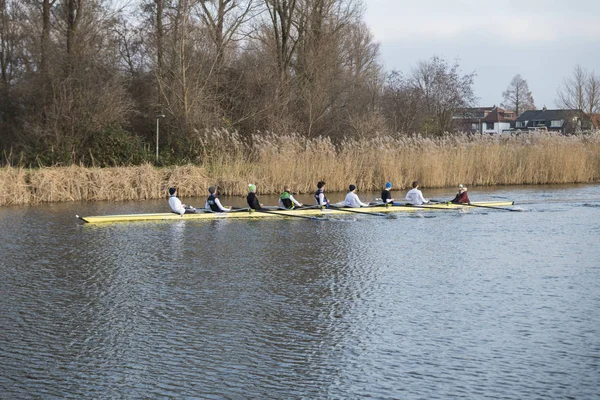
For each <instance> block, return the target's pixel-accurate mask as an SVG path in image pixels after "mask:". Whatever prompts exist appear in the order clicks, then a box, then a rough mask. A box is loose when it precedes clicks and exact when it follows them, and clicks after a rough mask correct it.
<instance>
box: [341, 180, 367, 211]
mask: <svg viewBox="0 0 600 400" xmlns="http://www.w3.org/2000/svg"><path fill="white" fill-rule="evenodd" d="M349 189H350V191H349V192H348V194H347V195H346V199H345V200H344V207H368V206H369V205H368V204H366V203H363V202H362V201H360V199H359V198H358V195H357V194H356V186H354V185H350V187H349Z"/></svg>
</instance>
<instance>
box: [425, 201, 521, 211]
mask: <svg viewBox="0 0 600 400" xmlns="http://www.w3.org/2000/svg"><path fill="white" fill-rule="evenodd" d="M431 201H434V200H431ZM448 203H449V202H448ZM456 204H459V205H461V204H462V205H465V206H471V207H480V208H489V209H492V210H504V211H515V212H521V211H523V210H518V209H514V208H506V207H494V206H484V205H480V204H473V203H456Z"/></svg>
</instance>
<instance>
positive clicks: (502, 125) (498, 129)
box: [483, 122, 510, 134]
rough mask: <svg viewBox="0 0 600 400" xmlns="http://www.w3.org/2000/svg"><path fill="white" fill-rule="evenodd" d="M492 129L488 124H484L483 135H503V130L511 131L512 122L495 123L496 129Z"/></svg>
mask: <svg viewBox="0 0 600 400" xmlns="http://www.w3.org/2000/svg"><path fill="white" fill-rule="evenodd" d="M490 128H491V127H489V126H488V123H487V122H484V123H483V133H490V134H492V133H502V131H503V130H505V129H506V130H508V129H510V122H494V127H493V128H492V129H490Z"/></svg>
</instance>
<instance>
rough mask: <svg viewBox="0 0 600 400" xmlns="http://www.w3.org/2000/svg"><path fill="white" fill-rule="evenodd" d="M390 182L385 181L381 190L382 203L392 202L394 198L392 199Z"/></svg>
mask: <svg viewBox="0 0 600 400" xmlns="http://www.w3.org/2000/svg"><path fill="white" fill-rule="evenodd" d="M391 191H392V182H387V183H386V184H385V189H383V190H382V191H381V201H383V204H388V203H393V202H394V199H392V193H391Z"/></svg>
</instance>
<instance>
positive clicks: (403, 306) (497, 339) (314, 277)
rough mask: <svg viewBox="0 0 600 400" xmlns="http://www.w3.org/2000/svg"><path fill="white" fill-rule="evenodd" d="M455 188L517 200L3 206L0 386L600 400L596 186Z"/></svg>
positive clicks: (137, 393)
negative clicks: (328, 209)
mask: <svg viewBox="0 0 600 400" xmlns="http://www.w3.org/2000/svg"><path fill="white" fill-rule="evenodd" d="M469 193H470V197H471V200H473V201H475V200H499V199H511V200H514V201H516V206H515V207H517V208H518V209H521V210H522V212H508V211H501V210H487V209H471V210H469V211H466V212H465V211H438V212H428V213H427V212H420V211H417V212H414V213H404V214H396V215H394V216H393V217H378V216H363V215H349V216H347V217H343V218H332V219H329V220H326V221H310V220H302V219H258V220H216V221H206V220H190V221H158V222H133V223H113V224H104V225H102V224H98V225H90V224H88V225H85V224H82V223H81V221H78V220H77V219H76V218H75V217H74V215H75V214H80V215H100V214H119V213H130V212H154V211H161V210H162V211H166V210H167V205H166V201H148V202H143V203H134V202H126V203H108V202H105V203H104V202H103V203H86V202H81V203H61V204H45V205H40V206H30V207H21V206H19V207H3V208H0V293H1V296H0V324H1V325H0V338H1V340H2V347H1V349H0V371H1V372H0V397H1V398H2V399H29V398H40V399H84V398H86V399H91V398H94V399H137V398H177V399H179V398H186V399H259V398H260V399H266V398H270V399H357V398H367V397H368V398H374V399H448V398H461V399H465V398H471V399H485V398H488V399H498V398H507V399H549V398H556V399H565V398H573V399H591V398H599V397H600V201H599V200H600V185H567V186H524V187H497V188H470V190H469ZM395 194H396V197H398V195H399V193H395ZM424 194H425V195H426V196H432V197H436V198H446V199H448V198H451V197H452V195H453V193H451V191H449V190H436V191H430V190H427V189H424ZM359 195H360V196H361V198H363V199H366V200H372V199H373V197H374V196H377V195H378V194H376V193H367V194H364V193H359ZM298 197H299V199H300V200H301V201H305V202H312V201H311V196H298ZM329 197H330V198H331V199H332V200H334V201H339V200H341V199H342V198H343V194H329ZM400 197H402V195H400ZM275 199H276V198H274V197H263V196H261V201H263V202H264V203H269V204H274V202H275ZM183 200H184V202H189V203H191V204H194V205H201V204H203V202H204V199H183ZM222 201H223V203H226V204H233V205H242V204H243V202H244V200H243V199H242V198H232V199H227V198H224V199H222Z"/></svg>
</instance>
